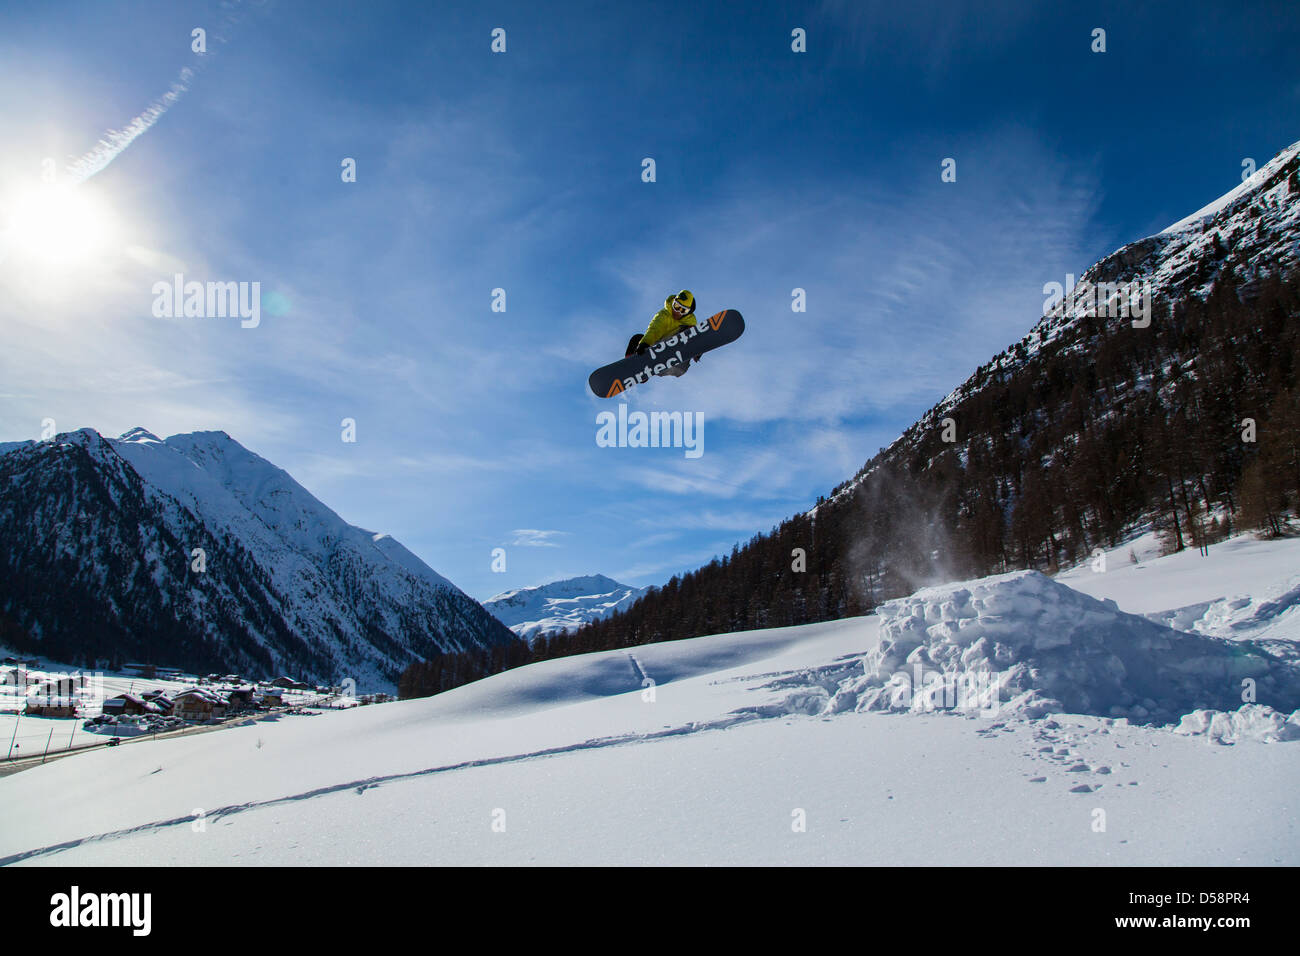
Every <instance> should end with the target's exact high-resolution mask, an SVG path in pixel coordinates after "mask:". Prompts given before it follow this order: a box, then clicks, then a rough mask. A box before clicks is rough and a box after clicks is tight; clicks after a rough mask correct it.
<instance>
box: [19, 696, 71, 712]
mask: <svg viewBox="0 0 1300 956" xmlns="http://www.w3.org/2000/svg"><path fill="white" fill-rule="evenodd" d="M23 713H24V714H26V715H28V716H29V717H76V716H77V701H76V699H75V698H72V697H28V698H27V705H26V707H24V709H23Z"/></svg>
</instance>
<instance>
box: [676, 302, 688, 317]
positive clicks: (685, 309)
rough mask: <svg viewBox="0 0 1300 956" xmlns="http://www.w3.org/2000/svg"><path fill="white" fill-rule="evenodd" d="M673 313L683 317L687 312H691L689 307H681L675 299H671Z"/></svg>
mask: <svg viewBox="0 0 1300 956" xmlns="http://www.w3.org/2000/svg"><path fill="white" fill-rule="evenodd" d="M673 311H674V312H680V313H681V314H682V315H685V314H686V313H687V312H689V311H691V307H690V306H689V305H682V304H681V303H680V302H678V301H677V300H676V299H673Z"/></svg>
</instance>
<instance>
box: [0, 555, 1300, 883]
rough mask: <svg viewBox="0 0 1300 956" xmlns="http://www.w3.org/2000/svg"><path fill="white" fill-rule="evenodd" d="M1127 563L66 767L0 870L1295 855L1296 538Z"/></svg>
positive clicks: (1299, 857) (26, 784)
mask: <svg viewBox="0 0 1300 956" xmlns="http://www.w3.org/2000/svg"><path fill="white" fill-rule="evenodd" d="M1151 545H1152V542H1151V540H1150V539H1149V538H1148V539H1139V540H1138V541H1137V542H1134V543H1131V544H1126V545H1125V546H1124V547H1123V548H1121V549H1117V550H1116V551H1114V552H1112V553H1109V554H1107V555H1106V565H1105V566H1106V567H1107V570H1105V571H1094V570H1092V566H1091V565H1085V566H1081V567H1079V568H1075V569H1073V570H1071V571H1069V572H1065V573H1063V574H1061V575H1060V576H1058V577H1056V578H1047V577H1045V576H1043V575H1040V574H1037V573H1036V572H1018V573H1013V574H1008V575H998V576H994V577H991V578H986V579H980V580H976V581H971V582H963V583H955V584H951V585H943V586H940V587H934V588H930V589H925V590H923V591H921V592H918V593H917V594H915V595H913V596H912V597H909V598H906V599H903V600H899V601H895V602H891V603H890V604H887V605H884V606H882V607H881V608H880V609H879V610H878V613H876V614H873V615H870V616H867V617H858V618H850V619H846V620H841V621H834V622H825V623H820V624H812V625H805V626H801V627H793V628H776V629H770V630H762V631H751V632H741V633H734V634H726V635H717V636H707V637H700V638H697V639H694V640H685V641H676V642H670V643H665V644H654V645H645V646H640V647H635V648H629V649H626V650H617V651H607V652H603V653H598V654H588V655H580V656H575V657H569V658H563V659H558V660H551V661H544V662H541V663H536V664H531V665H528V666H526V667H522V668H519V669H516V670H512V671H508V672H506V673H503V674H499V675H496V676H494V677H491V678H488V679H486V680H482V681H479V682H476V683H474V684H471V685H469V686H466V687H461V688H458V689H456V690H453V691H449V692H447V693H444V694H441V695H438V696H436V697H432V698H427V699H420V700H411V701H403V702H398V703H391V704H385V705H383V706H377V707H368V708H359V709H355V710H349V711H344V712H335V713H324V714H321V715H320V716H317V717H314V718H312V719H310V720H297V721H277V722H274V723H263V724H258V725H252V726H246V727H235V728H231V729H229V730H223V731H222V732H220V733H211V734H201V735H197V736H193V737H187V738H180V739H175V740H169V741H159V742H145V741H141V742H135V743H130V744H127V745H123V746H121V747H119V748H116V749H115V750H113V751H100V752H95V753H89V754H86V755H82V756H78V757H75V758H70V759H65V760H61V761H58V762H56V763H52V764H49V765H47V766H44V767H40V768H37V769H35V770H31V771H27V772H24V773H20V774H17V775H14V776H12V777H8V778H5V779H3V780H0V814H2V815H3V818H4V819H5V820H6V825H5V827H4V828H3V831H2V832H0V862H3V863H10V864H23V863H34V864H43V865H50V864H53V865H88V864H90V865H93V864H104V863H114V864H128V865H131V864H146V863H147V864H151V865H167V864H186V865H196V864H231V863H239V864H257V863H264V864H272V863H273V864H304V865H305V864H310V865H353V864H374V863H383V864H428V863H440V864H454V863H461V864H481V863H501V864H508V863H514V864H530V863H531V864H556V863H558V864H566V863H568V864H576V863H581V864H644V863H697V864H706V863H708V864H718V863H741V864H748V863H766V864H773V863H802V864H827V863H831V864H836V863H838V864H863V863H875V864H886V865H898V864H954V863H955V864H1089V865H1111V864H1130V865H1172V864H1213V865H1225V864H1250V865H1277V864H1282V865H1295V864H1297V863H1300V832H1297V821H1296V818H1295V814H1294V813H1293V812H1292V808H1293V807H1294V801H1295V793H1296V792H1297V789H1298V788H1300V745H1298V744H1297V743H1295V742H1294V741H1296V740H1297V739H1298V738H1300V712H1297V710H1296V709H1297V707H1300V684H1298V683H1297V675H1298V673H1300V672H1298V671H1297V663H1296V661H1297V654H1298V652H1300V597H1297V595H1300V540H1296V539H1286V540H1278V541H1256V540H1254V539H1252V538H1248V537H1242V538H1235V539H1232V540H1229V541H1226V542H1223V543H1221V544H1218V545H1215V546H1214V547H1212V548H1211V549H1210V554H1209V556H1208V557H1201V556H1200V555H1197V554H1195V553H1190V552H1183V553H1180V554H1176V555H1171V556H1168V557H1154V556H1153V555H1152V554H1151V551H1152V550H1153V548H1152V546H1151ZM1130 553H1131V554H1132V557H1130ZM1133 557H1135V558H1137V559H1138V560H1137V561H1136V562H1134V561H1133V560H1132V558H1133ZM1171 624H1172V625H1173V627H1170V626H1169V625H1171ZM917 674H920V675H922V677H921V680H920V682H918V683H917V684H916V687H915V688H912V687H909V686H908V682H909V681H910V680H912V679H913V678H914V676H915V675H917ZM969 675H987V676H989V677H991V678H992V680H991V681H985V682H983V683H982V685H981V686H982V687H984V688H987V687H989V686H993V687H995V688H996V698H997V700H996V703H994V701H993V699H992V698H990V697H988V696H984V697H982V698H979V699H970V700H961V699H960V698H959V697H955V696H949V697H947V698H945V694H944V688H945V687H946V686H952V683H951V682H948V683H945V679H946V678H956V679H958V680H961V679H964V678H966V677H968V676H969ZM1245 680H1249V681H1250V682H1252V683H1251V686H1253V687H1254V691H1253V695H1254V698H1255V699H1254V702H1253V703H1244V704H1243V703H1241V700H1242V694H1243V687H1244V686H1246V685H1243V683H1242V682H1243V681H1245ZM927 689H928V691H929V692H928V693H927V692H926V691H927ZM913 690H917V691H920V692H918V693H913V692H912V691H913ZM1156 698H1158V699H1156ZM1234 704H1235V705H1236V706H1234ZM325 834H328V835H329V836H328V839H325V838H323V835H325Z"/></svg>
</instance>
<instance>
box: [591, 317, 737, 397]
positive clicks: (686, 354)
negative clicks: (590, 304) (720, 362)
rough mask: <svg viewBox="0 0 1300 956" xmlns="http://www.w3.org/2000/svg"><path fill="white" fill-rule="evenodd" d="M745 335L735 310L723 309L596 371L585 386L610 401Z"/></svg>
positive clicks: (676, 370) (680, 368)
mask: <svg viewBox="0 0 1300 956" xmlns="http://www.w3.org/2000/svg"><path fill="white" fill-rule="evenodd" d="M744 331H745V320H744V318H742V317H741V314H740V313H739V312H737V311H736V310H735V309H724V310H723V311H721V312H718V313H716V314H714V315H711V316H709V317H708V318H707V319H705V318H696V320H695V324H694V325H687V326H683V327H682V330H681V331H680V332H677V333H675V334H674V335H670V336H668V338H666V339H664V340H663V341H661V342H656V343H655V344H654V345H651V346H650V347H649V348H648V349H646V351H645V352H644V353H642V354H641V355H629V356H628V357H627V358H623V359H619V360H618V361H617V362H612V363H610V364H609V365H606V366H605V367H604V368H598V369H596V371H594V372H592V373H591V375H590V376H589V377H588V378H587V383H588V384H589V385H590V386H591V390H592V391H593V392H594V393H595V394H596V395H597V396H598V397H599V398H613V397H614V396H615V395H619V394H621V393H623V392H625V391H627V390H628V389H629V388H633V387H634V386H637V385H644V384H645V383H646V382H648V381H650V378H651V376H654V375H680V374H682V370H684V369H685V367H686V365H687V363H689V362H690V361H691V360H692V359H697V358H699V357H700V356H701V355H703V354H704V353H705V352H709V351H712V350H713V349H716V348H718V347H720V346H723V345H726V344H727V343H729V342H734V341H736V339H738V338H740V333H742V332H744Z"/></svg>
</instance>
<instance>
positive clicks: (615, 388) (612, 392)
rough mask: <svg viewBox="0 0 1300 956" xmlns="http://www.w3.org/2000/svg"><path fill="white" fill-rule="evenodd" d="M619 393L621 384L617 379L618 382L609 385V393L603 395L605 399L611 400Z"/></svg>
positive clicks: (621, 388) (621, 387)
mask: <svg viewBox="0 0 1300 956" xmlns="http://www.w3.org/2000/svg"><path fill="white" fill-rule="evenodd" d="M621 391H623V382H622V380H621V379H619V380H617V381H615V382H614V384H613V385H611V386H610V387H609V392H608V393H607V394H606V395H605V397H606V398H613V397H614V396H615V395H617V394H618V393H619V392H621Z"/></svg>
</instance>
